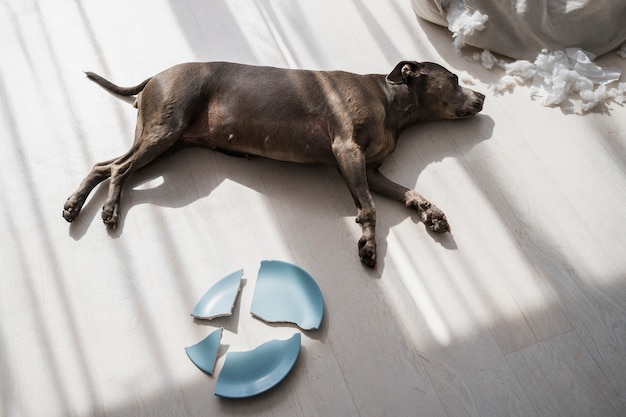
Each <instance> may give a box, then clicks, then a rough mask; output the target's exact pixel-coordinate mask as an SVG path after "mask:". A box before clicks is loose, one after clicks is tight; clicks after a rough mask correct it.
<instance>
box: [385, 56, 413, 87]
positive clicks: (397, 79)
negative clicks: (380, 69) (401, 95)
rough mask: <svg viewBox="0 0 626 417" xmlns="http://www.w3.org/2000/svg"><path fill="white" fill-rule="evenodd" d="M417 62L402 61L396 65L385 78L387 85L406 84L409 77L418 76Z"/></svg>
mask: <svg viewBox="0 0 626 417" xmlns="http://www.w3.org/2000/svg"><path fill="white" fill-rule="evenodd" d="M419 65H420V64H419V62H416V61H402V62H400V63H398V65H396V67H395V68H394V69H393V71H391V72H390V73H389V74H388V75H387V77H386V78H385V79H386V80H387V83H389V84H392V85H394V84H406V83H407V80H408V79H409V77H417V76H419V73H418V70H419Z"/></svg>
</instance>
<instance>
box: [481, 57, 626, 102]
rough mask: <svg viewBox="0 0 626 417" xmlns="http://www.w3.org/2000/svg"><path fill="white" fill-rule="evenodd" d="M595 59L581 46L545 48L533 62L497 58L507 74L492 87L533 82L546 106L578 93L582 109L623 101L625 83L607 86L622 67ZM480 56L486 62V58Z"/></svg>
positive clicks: (533, 91) (501, 88)
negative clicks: (602, 63)
mask: <svg viewBox="0 0 626 417" xmlns="http://www.w3.org/2000/svg"><path fill="white" fill-rule="evenodd" d="M474 58H475V59H476V57H474ZM481 58H482V55H481ZM594 59H595V55H593V54H591V53H589V52H586V51H583V50H582V49H580V48H568V49H566V50H565V51H554V52H548V51H547V50H545V49H544V50H543V51H541V53H540V54H539V55H538V56H537V58H536V59H535V61H534V62H530V61H526V60H520V61H513V62H510V63H504V62H499V61H497V60H496V63H497V64H498V65H500V66H501V67H503V68H504V70H505V74H506V75H505V76H504V77H503V78H502V79H501V80H500V81H499V82H498V83H497V84H496V85H494V86H493V90H494V91H495V92H496V93H503V92H504V91H511V90H512V89H513V88H514V87H515V86H516V85H524V84H526V85H527V84H531V95H533V96H538V97H541V98H543V100H542V104H543V105H544V106H556V105H559V104H561V103H563V102H565V101H566V100H568V99H569V98H571V97H572V96H573V95H577V96H578V97H579V98H580V100H581V101H582V105H581V106H580V109H581V110H582V111H583V112H584V111H588V110H591V109H593V108H594V107H596V106H597V105H598V104H600V103H601V102H605V101H609V100H614V101H615V102H617V103H620V104H623V103H624V101H625V99H624V90H625V87H626V83H620V84H619V85H618V86H617V87H612V88H608V87H607V85H609V84H611V83H614V82H615V81H617V80H619V78H620V76H621V71H620V70H619V69H615V68H607V67H601V66H599V65H597V64H595V63H594V62H593V61H594ZM480 60H481V62H483V65H485V60H484V59H480ZM485 67H487V68H491V67H493V64H491V62H489V60H487V65H485Z"/></svg>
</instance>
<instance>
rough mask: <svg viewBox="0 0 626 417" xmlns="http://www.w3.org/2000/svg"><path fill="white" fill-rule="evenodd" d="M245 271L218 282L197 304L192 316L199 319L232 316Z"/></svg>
mask: <svg viewBox="0 0 626 417" xmlns="http://www.w3.org/2000/svg"><path fill="white" fill-rule="evenodd" d="M242 276H243V269H240V270H239V271H235V272H233V273H232V274H230V275H227V276H225V277H224V278H222V279H221V280H219V281H217V282H216V283H215V284H213V286H212V287H211V288H209V289H208V291H207V292H206V293H205V294H204V295H203V296H202V298H201V299H200V300H199V301H198V302H197V303H196V306H195V307H194V308H193V311H192V312H191V315H192V316H194V317H196V318H199V319H213V318H215V317H222V316H230V315H231V314H232V311H233V305H235V299H236V298H237V293H239V289H240V287H241V277H242Z"/></svg>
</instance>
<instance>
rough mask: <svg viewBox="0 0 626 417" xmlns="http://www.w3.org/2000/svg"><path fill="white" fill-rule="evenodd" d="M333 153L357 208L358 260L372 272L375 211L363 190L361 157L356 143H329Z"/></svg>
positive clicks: (364, 172) (364, 173) (362, 163)
mask: <svg viewBox="0 0 626 417" xmlns="http://www.w3.org/2000/svg"><path fill="white" fill-rule="evenodd" d="M333 152H334V154H335V157H336V158H337V163H338V165H339V171H340V172H341V175H342V176H343V178H344V180H345V181H346V184H348V188H349V189H350V193H352V198H353V199H354V204H355V205H356V207H357V215H356V222H357V223H359V224H360V225H361V229H362V235H361V238H360V239H359V244H358V248H359V257H360V258H361V262H363V264H365V265H367V266H369V267H370V268H373V267H375V266H376V237H375V230H376V208H375V207H374V200H373V199H372V195H371V193H370V191H369V188H368V186H367V175H366V166H365V155H364V154H363V152H362V151H361V148H360V147H359V146H358V145H357V144H356V143H354V142H352V141H350V142H348V143H345V142H343V141H342V140H340V139H337V140H335V143H333Z"/></svg>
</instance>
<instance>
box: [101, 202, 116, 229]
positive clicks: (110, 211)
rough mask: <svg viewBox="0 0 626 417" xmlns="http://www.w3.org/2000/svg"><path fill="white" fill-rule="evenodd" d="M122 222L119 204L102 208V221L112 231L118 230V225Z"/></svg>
mask: <svg viewBox="0 0 626 417" xmlns="http://www.w3.org/2000/svg"><path fill="white" fill-rule="evenodd" d="M119 220H120V215H119V213H118V210H117V204H116V205H113V206H106V205H105V206H104V207H102V221H103V222H104V224H105V225H106V226H107V227H108V228H109V229H111V230H115V229H117V223H118V222H119Z"/></svg>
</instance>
